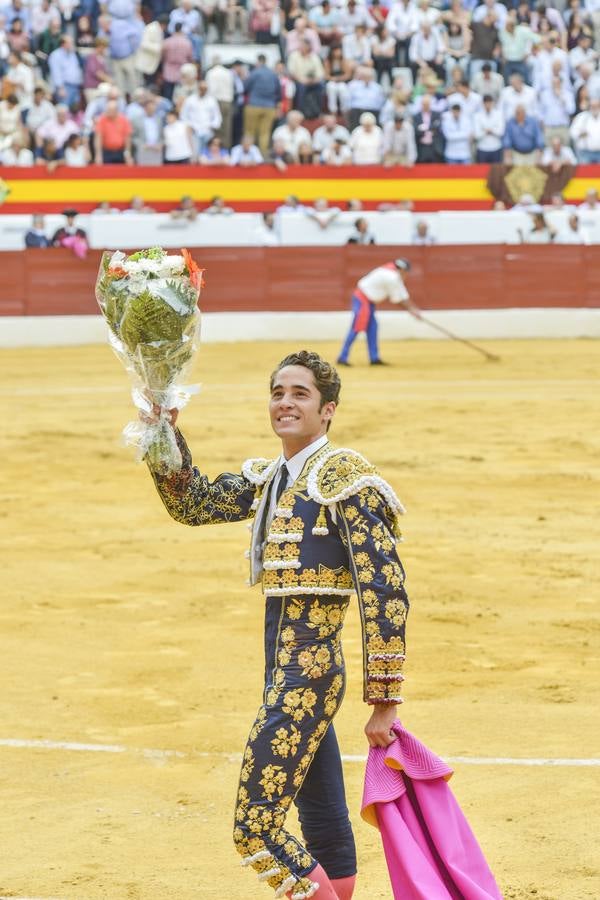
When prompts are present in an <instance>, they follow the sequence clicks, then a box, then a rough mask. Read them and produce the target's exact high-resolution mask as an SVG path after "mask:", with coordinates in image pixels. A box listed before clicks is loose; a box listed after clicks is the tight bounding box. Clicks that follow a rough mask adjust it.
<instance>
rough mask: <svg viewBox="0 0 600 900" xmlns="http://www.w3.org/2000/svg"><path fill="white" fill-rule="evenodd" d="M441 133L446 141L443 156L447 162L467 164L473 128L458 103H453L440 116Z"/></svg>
mask: <svg viewBox="0 0 600 900" xmlns="http://www.w3.org/2000/svg"><path fill="white" fill-rule="evenodd" d="M442 134H443V135H444V139H445V141H446V145H445V149H444V158H445V160H446V162H447V163H455V164H458V165H467V164H468V163H470V162H471V139H472V137H473V128H472V125H471V120H470V119H469V116H468V115H467V113H466V112H465V111H464V109H462V108H461V106H460V104H459V103H453V104H452V106H451V107H450V109H449V110H448V112H445V113H444V114H443V116H442Z"/></svg>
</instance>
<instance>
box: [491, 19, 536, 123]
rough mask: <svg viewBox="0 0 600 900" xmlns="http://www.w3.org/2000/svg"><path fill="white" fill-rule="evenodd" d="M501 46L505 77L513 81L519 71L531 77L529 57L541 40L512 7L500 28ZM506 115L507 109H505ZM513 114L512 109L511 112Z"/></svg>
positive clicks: (525, 76)
mask: <svg viewBox="0 0 600 900" xmlns="http://www.w3.org/2000/svg"><path fill="white" fill-rule="evenodd" d="M499 37H500V46H501V47H502V56H503V58H504V78H505V80H506V81H507V82H508V81H510V82H511V83H512V75H513V73H515V72H518V73H519V75H520V76H521V78H522V80H523V81H528V79H529V66H528V65H527V62H526V60H527V57H528V56H529V54H530V52H531V48H532V47H533V46H534V45H535V44H537V43H538V42H539V40H540V38H539V35H537V34H535V33H534V32H533V31H532V30H531V28H530V27H529V25H527V24H524V23H519V21H518V18H517V12H516V10H514V9H511V10H510V11H509V12H508V14H507V16H506V22H505V24H504V28H501V29H500V32H499ZM504 115H505V116H506V110H504ZM510 115H512V111H511V113H510Z"/></svg>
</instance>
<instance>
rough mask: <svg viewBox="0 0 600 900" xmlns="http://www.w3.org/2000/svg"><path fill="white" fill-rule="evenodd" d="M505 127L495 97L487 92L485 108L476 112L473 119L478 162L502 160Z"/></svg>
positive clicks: (484, 102) (484, 100)
mask: <svg viewBox="0 0 600 900" xmlns="http://www.w3.org/2000/svg"><path fill="white" fill-rule="evenodd" d="M504 129H505V122H504V118H503V116H502V112H501V111H500V109H499V108H498V107H497V106H496V104H495V103H494V100H493V98H492V97H491V96H490V95H489V94H486V95H485V96H484V98H483V108H482V109H480V110H479V112H477V113H475V116H474V119H473V131H474V137H475V140H476V141H477V151H476V162H478V163H501V162H502V155H503V154H502V138H503V137H504Z"/></svg>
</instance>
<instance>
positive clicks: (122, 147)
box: [94, 100, 133, 166]
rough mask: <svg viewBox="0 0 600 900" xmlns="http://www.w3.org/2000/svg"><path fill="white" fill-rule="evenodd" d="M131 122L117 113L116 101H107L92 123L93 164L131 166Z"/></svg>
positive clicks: (117, 105)
mask: <svg viewBox="0 0 600 900" xmlns="http://www.w3.org/2000/svg"><path fill="white" fill-rule="evenodd" d="M132 131H133V129H132V127H131V122H130V121H129V119H128V118H127V117H126V116H124V115H123V114H122V113H120V112H119V104H118V102H117V101H116V100H109V101H108V103H107V104H106V109H105V110H104V112H103V113H102V115H101V116H98V118H97V119H96V121H95V123H94V162H95V163H96V165H97V166H100V165H103V164H106V165H110V164H114V163H125V164H126V165H128V166H131V165H133V156H132V153H131V134H132Z"/></svg>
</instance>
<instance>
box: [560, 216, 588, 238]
mask: <svg viewBox="0 0 600 900" xmlns="http://www.w3.org/2000/svg"><path fill="white" fill-rule="evenodd" d="M556 243H557V244H585V245H588V244H591V240H590V236H589V234H588V232H587V231H586V229H585V228H582V227H581V224H580V222H579V216H578V215H577V213H571V215H570V216H569V218H568V219H567V225H566V228H564V229H562V230H561V231H559V232H558V237H557V239H556Z"/></svg>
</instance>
